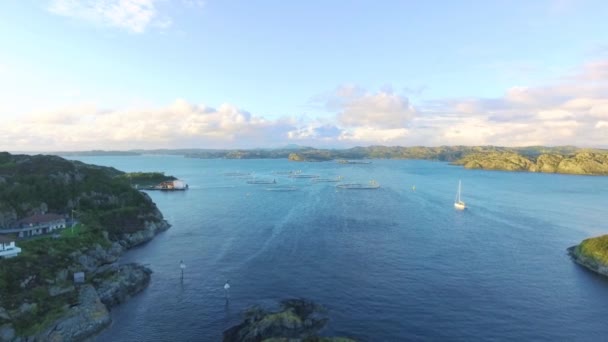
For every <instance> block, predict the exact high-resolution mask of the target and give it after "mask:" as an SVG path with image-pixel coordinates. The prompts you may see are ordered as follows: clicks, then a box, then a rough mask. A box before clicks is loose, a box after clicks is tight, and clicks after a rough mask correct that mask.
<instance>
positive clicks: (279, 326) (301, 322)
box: [223, 298, 355, 342]
mask: <svg viewBox="0 0 608 342" xmlns="http://www.w3.org/2000/svg"><path fill="white" fill-rule="evenodd" d="M325 313H326V310H325V308H323V307H322V306H320V305H318V304H315V303H314V302H312V301H310V300H307V299H303V298H299V299H286V300H283V301H281V303H280V308H279V310H276V311H269V310H266V309H264V308H262V307H259V306H254V307H251V308H249V309H247V310H246V311H245V314H244V316H245V320H244V321H243V322H242V323H240V324H238V325H235V326H233V327H232V328H230V329H228V330H226V331H224V338H223V341H224V342H260V341H262V342H355V340H353V339H350V338H345V337H321V336H319V335H318V331H319V330H320V329H322V328H323V327H324V326H325V325H326V324H327V321H328V319H327V317H325Z"/></svg>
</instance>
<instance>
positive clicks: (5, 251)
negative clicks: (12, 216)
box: [0, 235, 21, 259]
mask: <svg viewBox="0 0 608 342" xmlns="http://www.w3.org/2000/svg"><path fill="white" fill-rule="evenodd" d="M19 253H21V248H19V247H17V246H15V238H13V237H12V236H10V235H0V259H5V258H12V257H14V256H17V255H19Z"/></svg>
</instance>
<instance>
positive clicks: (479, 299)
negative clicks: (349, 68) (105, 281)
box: [77, 156, 608, 341]
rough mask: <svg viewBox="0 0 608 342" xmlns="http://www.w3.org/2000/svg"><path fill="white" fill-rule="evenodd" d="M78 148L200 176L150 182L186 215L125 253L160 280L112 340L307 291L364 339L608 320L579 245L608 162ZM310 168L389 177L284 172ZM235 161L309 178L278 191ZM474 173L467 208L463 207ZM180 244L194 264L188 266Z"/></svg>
mask: <svg viewBox="0 0 608 342" xmlns="http://www.w3.org/2000/svg"><path fill="white" fill-rule="evenodd" d="M77 159H79V160H82V161H84V162H87V163H93V164H99V165H107V166H113V167H116V168H118V169H120V170H124V171H164V172H166V173H167V174H170V175H175V176H176V177H178V178H180V179H183V180H185V181H186V182H187V183H188V184H190V189H189V190H188V191H185V192H149V194H150V196H151V197H152V199H153V200H154V202H156V203H157V205H158V207H159V208H160V210H161V211H162V212H163V214H164V215H165V218H166V219H167V220H168V221H169V222H170V223H171V224H172V228H171V229H169V230H168V231H167V232H165V233H162V234H161V235H159V236H157V237H156V239H154V240H153V241H151V242H150V243H148V244H147V245H144V246H143V247H140V248H137V249H135V250H132V251H130V252H129V253H127V254H126V255H125V256H124V257H123V261H124V262H127V261H136V262H140V263H143V264H146V265H148V266H149V267H150V268H151V269H152V270H153V271H154V274H153V278H152V282H151V284H150V286H149V288H147V289H146V290H145V291H144V292H142V293H141V294H139V295H137V296H136V297H134V298H133V299H131V300H130V301H128V302H127V303H125V304H123V305H121V306H119V307H117V308H115V309H113V311H112V319H113V324H112V326H111V327H110V328H109V329H108V330H106V331H105V332H103V333H102V334H101V335H99V336H98V337H97V339H96V340H97V341H221V338H222V331H223V330H225V329H227V328H228V327H230V326H232V325H235V324H237V323H239V322H240V321H241V320H242V315H241V313H242V310H243V309H245V308H246V307H249V306H251V305H254V304H261V305H263V306H267V307H272V306H274V305H276V303H277V301H278V300H281V299H284V298H291V297H305V298H309V299H312V300H314V301H315V302H317V303H319V304H322V305H324V306H326V307H327V308H328V316H329V318H330V321H329V324H328V325H327V327H326V328H325V329H324V330H323V331H322V333H323V335H327V336H337V335H340V336H349V337H352V338H355V339H357V340H360V341H409V340H440V341H447V340H454V341H471V340H510V341H513V340H526V341H529V340H545V341H554V340H562V341H599V340H605V339H606V338H607V336H608V324H606V322H605V317H608V280H607V279H605V278H603V277H600V276H597V275H595V274H593V273H591V272H589V271H587V270H585V269H583V268H581V267H580V266H578V265H576V264H574V263H573V262H572V261H571V260H570V259H569V257H568V256H567V254H566V248H567V247H569V246H572V245H575V244H577V243H578V242H580V241H581V240H582V239H585V238H587V237H590V236H595V235H599V234H603V233H606V232H608V222H607V221H606V214H607V211H606V208H607V207H608V177H586V176H569V175H554V174H533V173H509V172H498V171H480V170H465V169H462V168H460V167H457V166H451V165H448V164H446V163H441V162H430V161H413V160H405V161H403V160H374V161H373V163H372V164H367V165H358V164H347V165H341V164H337V163H333V162H324V163H293V162H288V161H287V160H223V159H213V160H205V159H188V158H183V157H181V156H138V157H77ZM294 169H300V170H302V172H303V173H311V174H317V175H320V176H323V177H337V176H343V177H344V180H345V181H362V182H367V181H369V180H371V179H374V180H376V181H378V182H379V183H380V184H381V188H380V189H378V190H337V189H336V188H335V184H333V183H319V184H313V183H311V182H310V180H308V179H295V180H294V179H292V178H288V177H287V176H285V175H278V174H275V173H274V172H277V171H289V170H294ZM227 172H247V173H252V175H253V176H254V177H258V178H265V179H266V178H267V179H276V180H277V183H279V184H284V185H293V186H296V187H298V191H293V192H271V191H265V190H264V189H265V187H267V186H266V185H251V184H247V183H246V181H245V179H243V178H238V177H228V176H224V175H223V174H224V173H227ZM459 179H461V180H462V184H463V193H462V196H463V200H464V201H466V202H467V205H468V206H469V209H468V210H466V211H464V212H461V211H456V210H454V208H453V202H454V197H455V193H456V189H457V185H458V180H459ZM414 185H415V187H416V188H415V191H414V190H413V189H412V186H414ZM180 260H183V261H184V263H185V264H186V266H187V268H186V270H185V276H184V279H183V281H181V280H180V269H179V263H180ZM227 279H230V283H231V285H232V288H231V293H230V300H229V302H226V300H225V299H224V292H223V285H224V283H225V281H226V280H227Z"/></svg>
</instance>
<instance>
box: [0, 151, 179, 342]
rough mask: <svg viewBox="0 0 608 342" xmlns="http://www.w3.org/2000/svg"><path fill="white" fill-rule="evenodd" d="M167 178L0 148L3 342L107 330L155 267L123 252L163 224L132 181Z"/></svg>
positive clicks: (0, 320) (62, 338)
mask: <svg viewBox="0 0 608 342" xmlns="http://www.w3.org/2000/svg"><path fill="white" fill-rule="evenodd" d="M167 178H170V179H171V178H173V177H171V176H165V175H164V174H162V173H134V174H126V173H124V172H121V171H119V170H116V169H114V168H111V167H102V166H95V165H88V164H85V163H82V162H79V161H70V160H65V159H63V158H60V157H57V156H49V155H35V156H29V155H12V154H9V153H6V152H3V153H0V247H2V248H0V251H2V250H4V252H3V253H7V251H9V252H10V251H14V252H15V253H14V254H13V255H11V257H10V258H8V259H1V257H2V254H1V253H0V340H2V341H4V340H6V341H13V340H17V341H25V340H27V341H83V340H86V339H87V338H90V337H91V336H93V335H95V334H96V333H98V332H99V331H100V330H101V329H103V328H105V327H107V326H108V325H109V324H110V323H111V318H110V315H109V309H110V308H112V307H114V306H116V305H118V304H120V303H122V302H124V301H125V300H127V299H128V298H129V297H131V296H133V295H134V294H136V293H138V292H140V291H142V290H143V289H144V288H145V287H146V286H147V285H148V283H149V282H150V277H151V273H152V271H151V270H150V269H148V268H147V267H145V266H142V265H139V264H134V263H128V264H121V263H119V259H120V256H121V255H122V254H123V253H124V252H125V251H126V250H128V249H130V248H132V247H135V246H138V245H141V244H143V243H146V242H147V241H149V240H151V239H153V238H154V236H155V235H156V234H158V233H159V232H162V231H164V230H166V229H168V228H169V224H168V222H167V221H166V220H164V218H163V215H162V214H161V212H160V211H159V210H158V208H157V207H156V205H155V204H154V202H152V200H151V199H150V197H149V196H148V195H147V194H145V193H143V192H141V191H138V190H136V189H134V188H133V186H132V184H131V181H132V180H136V181H138V182H139V181H144V180H149V181H153V182H156V181H157V180H159V179H167ZM173 179H174V178H173ZM21 236H27V237H29V236H32V237H33V238H25V239H23V238H19V237H21ZM34 236H35V237H34ZM7 244H8V246H9V250H7V249H6V246H7ZM13 245H16V246H17V247H18V248H19V249H15V248H14V247H12V246H13ZM15 254H16V256H15Z"/></svg>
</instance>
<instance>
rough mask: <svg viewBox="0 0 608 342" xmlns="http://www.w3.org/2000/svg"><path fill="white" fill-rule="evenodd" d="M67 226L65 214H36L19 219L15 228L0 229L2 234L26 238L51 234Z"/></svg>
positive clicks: (0, 234)
mask: <svg viewBox="0 0 608 342" xmlns="http://www.w3.org/2000/svg"><path fill="white" fill-rule="evenodd" d="M66 226H67V222H66V219H65V217H64V216H63V215H58V214H35V215H32V216H29V217H26V218H23V219H21V220H19V221H17V222H16V223H15V226H14V227H13V228H8V229H0V236H3V235H4V236H5V235H6V234H15V235H17V237H19V238H26V237H32V236H36V235H42V234H49V233H52V232H53V231H55V230H57V229H61V228H65V227H66Z"/></svg>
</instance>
